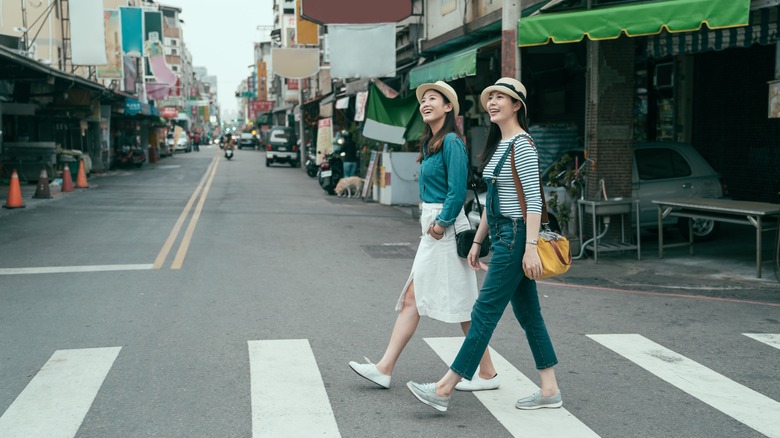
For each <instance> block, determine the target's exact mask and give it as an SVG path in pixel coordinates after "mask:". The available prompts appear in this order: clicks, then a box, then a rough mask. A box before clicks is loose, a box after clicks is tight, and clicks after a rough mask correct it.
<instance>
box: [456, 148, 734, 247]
mask: <svg viewBox="0 0 780 438" xmlns="http://www.w3.org/2000/svg"><path fill="white" fill-rule="evenodd" d="M633 154H634V160H633V166H632V167H633V172H632V188H631V191H632V194H631V195H632V197H634V198H638V199H639V210H640V218H639V219H640V225H641V227H642V228H643V229H654V228H658V207H657V206H656V205H655V204H653V202H652V201H653V200H654V199H669V198H689V197H690V198H693V197H697V198H722V197H723V196H725V195H726V186H725V184H724V182H723V179H722V178H721V176H720V174H719V173H718V172H716V171H715V170H714V169H713V168H712V166H710V164H709V163H707V161H706V160H705V159H704V157H702V156H701V154H699V152H698V151H696V149H694V148H693V146H691V145H689V144H685V143H671V142H647V143H637V144H635V145H634V148H633ZM566 155H568V156H569V157H572V158H573V157H577V159H576V160H575V159H569V160H568V162H567V163H568V166H569V170H570V169H571V168H573V164H574V163H575V162H578V163H584V162H585V160H584V154H583V151H582V150H579V151H569V152H566ZM566 170H567V169H565V168H564V169H561V168H560V166H558V167H555V166H554V165H553V166H550V167H548V168H547V169H545V170H544V171H543V172H542V181H543V183H544V192H545V196H546V198H547V201H548V215H549V216H550V226H551V227H552V228H553V229H558V230H559V229H560V226H559V225H558V223H559V218H558V217H556V214H555V213H554V212H552V211H550V210H551V209H550V208H549V203H550V199H555V197H557V202H558V203H560V204H561V205H562V206H565V208H559V210H561V211H563V212H565V213H566V214H570V215H572V216H574V215H576V212H577V204H576V199H575V197H573V196H571V193H570V191H569V190H566V187H564V186H563V184H556V181H557V179H558V178H557V177H559V176H561V175H564V174H565V172H566ZM606 184H607V186H606V189H607V194H608V195H609V183H608V182H607V183H606ZM479 200H480V203H481V204H482V205H484V202H485V194H484V193H481V194H480V195H479ZM465 208H466V211H467V216H468V218H469V220H470V221H471V223H472V224H475V225H476V224H479V221H480V217H479V212H478V211H477V204H476V202H474V201H473V200H469V201H468V202H467V203H466V206H465ZM562 222H566V221H565V220H564V221H562ZM632 223H633V221H632ZM664 225H665V226H669V225H677V226H678V228H679V229H680V232H682V233H683V234H684V235H686V236H687V233H688V219H686V218H680V219H679V220H677V219H675V218H668V219H667V220H666V222H664ZM692 228H693V235H694V238H695V239H696V240H706V239H709V238H711V237H712V236H714V235H715V234H716V232H717V230H718V223H717V222H715V221H711V220H694V223H693V226H692Z"/></svg>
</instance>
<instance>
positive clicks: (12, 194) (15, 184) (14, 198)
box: [3, 169, 25, 208]
mask: <svg viewBox="0 0 780 438" xmlns="http://www.w3.org/2000/svg"><path fill="white" fill-rule="evenodd" d="M24 207H25V205H24V201H22V187H21V186H20V185H19V175H17V174H16V169H14V173H13V174H12V175H11V187H10V188H9V189H8V197H7V198H6V199H5V205H4V206H3V208H24Z"/></svg>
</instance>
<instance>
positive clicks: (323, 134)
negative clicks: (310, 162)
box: [317, 117, 333, 164]
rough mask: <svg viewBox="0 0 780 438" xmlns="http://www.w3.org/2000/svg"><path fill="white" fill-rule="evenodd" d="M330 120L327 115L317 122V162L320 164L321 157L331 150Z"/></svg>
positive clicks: (331, 128)
mask: <svg viewBox="0 0 780 438" xmlns="http://www.w3.org/2000/svg"><path fill="white" fill-rule="evenodd" d="M331 120H332V119H331V118H330V117H328V118H326V119H320V120H319V121H318V122H317V164H320V163H321V162H322V157H324V156H325V155H326V154H329V153H330V151H331V150H333V126H332V122H331Z"/></svg>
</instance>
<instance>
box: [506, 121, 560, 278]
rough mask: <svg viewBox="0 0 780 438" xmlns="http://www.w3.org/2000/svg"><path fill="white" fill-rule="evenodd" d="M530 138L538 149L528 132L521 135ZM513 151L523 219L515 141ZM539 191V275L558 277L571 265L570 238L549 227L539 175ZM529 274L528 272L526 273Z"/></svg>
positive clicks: (524, 213)
mask: <svg viewBox="0 0 780 438" xmlns="http://www.w3.org/2000/svg"><path fill="white" fill-rule="evenodd" d="M521 136H524V137H526V138H528V141H530V142H531V145H532V146H533V147H534V149H536V146H535V145H534V142H533V139H531V137H530V136H529V135H527V134H524V135H519V136H518V137H521ZM511 147H512V149H513V150H512V151H511V152H510V153H509V155H510V157H511V158H510V160H511V166H512V178H513V179H514V182H515V190H516V191H517V200H518V201H520V209H521V210H522V211H523V221H525V218H526V217H527V216H526V204H525V194H524V193H523V185H522V184H521V183H520V176H519V175H518V174H517V168H516V167H515V154H514V147H515V145H514V143H513V144H512V145H511ZM539 191H540V192H541V193H542V225H543V226H544V229H543V230H541V231H539V237H538V240H537V244H536V251H537V252H538V253H539V260H541V261H542V275H541V276H540V277H538V278H539V279H542V278H550V277H557V276H558V275H561V274H565V273H566V271H568V270H569V268H570V267H571V260H572V258H571V249H570V248H569V240H568V239H566V238H565V237H563V236H561V235H560V234H558V233H555V232H553V231H551V230H550V229H549V227H548V226H547V224H548V223H549V221H550V219H549V217H548V216H547V202H546V200H545V199H544V188H543V187H542V179H541V176H540V177H539ZM526 276H528V274H526Z"/></svg>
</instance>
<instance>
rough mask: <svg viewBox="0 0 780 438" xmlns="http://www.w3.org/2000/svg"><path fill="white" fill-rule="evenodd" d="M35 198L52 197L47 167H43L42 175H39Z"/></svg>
mask: <svg viewBox="0 0 780 438" xmlns="http://www.w3.org/2000/svg"><path fill="white" fill-rule="evenodd" d="M33 198H35V199H49V198H51V191H50V190H49V174H48V172H46V168H45V167H44V168H43V169H41V176H39V177H38V187H36V188H35V194H34V195H33Z"/></svg>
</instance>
